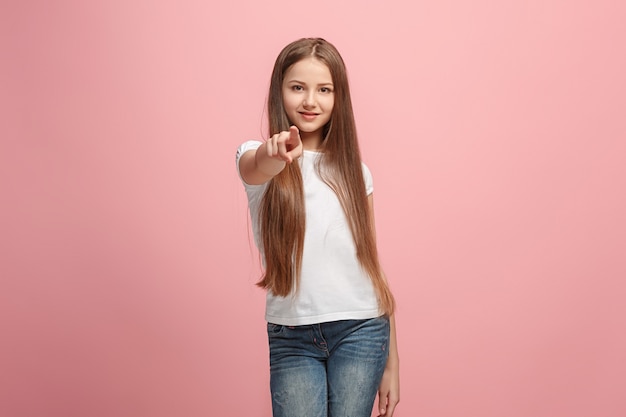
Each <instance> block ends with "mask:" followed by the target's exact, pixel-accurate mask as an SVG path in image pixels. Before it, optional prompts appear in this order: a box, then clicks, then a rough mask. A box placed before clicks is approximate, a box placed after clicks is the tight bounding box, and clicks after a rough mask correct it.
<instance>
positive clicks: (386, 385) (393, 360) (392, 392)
mask: <svg viewBox="0 0 626 417" xmlns="http://www.w3.org/2000/svg"><path fill="white" fill-rule="evenodd" d="M367 201H368V203H369V208H370V215H371V216H372V225H374V224H375V221H374V195H373V194H370V195H368V196H367ZM375 233H376V227H375V226H374V234H375ZM398 402H400V358H399V355H398V343H397V341H396V319H395V316H394V315H393V314H392V315H391V316H389V357H388V358H387V365H386V366H385V372H384V373H383V378H382V380H381V381H380V386H379V387H378V412H379V413H380V414H379V417H392V416H393V412H394V410H395V409H396V406H397V405H398Z"/></svg>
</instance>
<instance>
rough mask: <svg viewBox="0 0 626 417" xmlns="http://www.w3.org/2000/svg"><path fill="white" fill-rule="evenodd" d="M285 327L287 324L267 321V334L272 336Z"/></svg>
mask: <svg viewBox="0 0 626 417" xmlns="http://www.w3.org/2000/svg"><path fill="white" fill-rule="evenodd" d="M284 328H285V326H283V325H281V324H274V323H267V334H269V335H270V336H271V335H277V334H280V333H282V331H283V329H284Z"/></svg>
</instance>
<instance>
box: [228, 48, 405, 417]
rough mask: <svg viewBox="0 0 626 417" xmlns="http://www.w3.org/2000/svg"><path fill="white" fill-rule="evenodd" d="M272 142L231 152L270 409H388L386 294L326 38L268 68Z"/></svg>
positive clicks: (299, 416) (280, 413)
mask: <svg viewBox="0 0 626 417" xmlns="http://www.w3.org/2000/svg"><path fill="white" fill-rule="evenodd" d="M268 114H269V131H270V135H271V136H270V138H269V139H268V140H266V141H265V142H258V141H248V142H246V143H244V144H242V145H241V146H240V147H239V148H238V150H237V168H238V171H239V175H240V176H241V179H242V181H243V184H244V187H245V189H246V192H247V195H248V203H249V207H250V215H251V218H252V229H253V233H254V238H255V242H256V244H257V246H258V247H259V250H260V252H261V254H262V257H263V264H264V268H265V274H264V276H263V279H262V280H261V281H260V282H259V284H258V285H260V286H261V287H263V288H265V289H267V303H266V316H265V317H266V320H267V322H268V325H267V330H268V337H269V348H270V387H271V392H272V408H273V413H274V414H273V415H274V417H318V416H319V417H370V415H371V412H372V407H373V404H374V401H375V398H376V394H377V393H378V396H379V410H378V411H379V413H380V415H382V416H388V417H390V416H392V415H393V412H394V409H395V407H396V404H397V403H398V401H399V377H398V351H397V348H396V336H395V324H394V319H393V311H394V299H393V296H392V294H391V292H390V290H389V287H388V286H387V282H386V278H385V276H384V274H383V272H382V270H381V267H380V264H379V261H378V253H377V250H376V240H375V229H374V211H373V197H372V190H373V186H372V176H371V174H370V171H369V170H368V168H367V167H366V166H365V165H364V164H363V163H362V162H361V158H360V153H359V146H358V143H357V137H356V128H355V123H354V116H353V112H352V104H351V100H350V91H349V87H348V79H347V75H346V68H345V65H344V62H343V60H342V58H341V56H340V55H339V52H338V51H337V50H336V49H335V47H334V46H333V45H331V44H330V43H328V42H326V41H325V40H323V39H301V40H298V41H295V42H293V43H291V44H289V45H287V46H286V47H285V48H284V49H283V50H282V52H281V53H280V55H279V56H278V58H277V59H276V63H275V65H274V70H273V73H272V79H271V84H270V91H269V99H268Z"/></svg>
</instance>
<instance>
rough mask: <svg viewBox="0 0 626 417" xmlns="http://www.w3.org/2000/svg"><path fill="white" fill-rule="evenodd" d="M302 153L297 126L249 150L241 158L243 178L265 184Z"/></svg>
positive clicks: (254, 183) (251, 182)
mask: <svg viewBox="0 0 626 417" xmlns="http://www.w3.org/2000/svg"><path fill="white" fill-rule="evenodd" d="M300 155H302V140H301V139H300V132H299V131H298V128H297V127H295V126H291V128H290V129H289V130H288V131H284V132H280V133H277V134H275V135H274V136H272V137H271V138H269V139H268V140H267V141H266V142H265V143H264V144H262V145H261V146H260V147H259V148H258V149H257V150H256V151H248V152H246V153H245V154H243V155H241V158H240V159H239V173H240V174H241V178H243V180H244V181H245V182H246V183H247V184H250V185H256V184H264V183H266V182H267V181H269V180H271V179H272V178H274V176H276V175H277V174H279V173H280V172H281V171H282V170H283V169H284V168H285V165H286V164H290V163H292V162H293V161H294V160H295V159H297V158H298V157H300Z"/></svg>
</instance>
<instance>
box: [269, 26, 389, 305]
mask: <svg viewBox="0 0 626 417" xmlns="http://www.w3.org/2000/svg"><path fill="white" fill-rule="evenodd" d="M308 57H314V58H316V59H317V60H319V61H320V62H322V63H324V64H325V65H326V66H327V67H328V69H329V70H330V74H331V77H332V80H333V86H334V106H333V110H332V115H331V119H330V122H329V123H328V124H327V125H326V126H325V127H324V132H323V134H324V140H323V146H322V149H323V153H322V157H321V158H319V159H318V165H317V172H318V173H319V175H320V177H321V178H322V179H323V180H324V182H326V183H327V184H328V185H329V186H330V187H331V188H332V189H333V191H334V192H335V193H336V194H337V196H338V198H339V201H340V203H341V206H342V207H343V210H344V212H345V214H346V217H347V219H348V223H349V225H350V230H351V232H352V238H353V240H354V244H355V247H356V255H357V259H358V260H359V262H360V263H361V266H362V267H363V269H364V270H365V271H366V272H367V273H368V275H369V276H370V278H371V279H372V283H373V285H374V289H375V291H376V295H377V297H378V303H379V308H380V310H381V312H383V313H385V314H392V313H393V310H394V306H395V303H394V299H393V296H392V294H391V291H390V290H389V287H388V285H387V282H386V279H385V277H384V275H383V273H382V269H381V267H380V262H379V259H378V251H377V249H376V237H375V235H374V224H373V213H371V212H370V211H371V210H370V206H369V204H368V200H367V193H366V190H365V181H364V178H363V169H362V165H361V154H360V151H359V145H358V141H357V134H356V125H355V122H354V114H353V110H352V101H351V99H350V88H349V85H348V76H347V73H346V67H345V64H344V61H343V59H342V58H341V55H340V54H339V52H338V51H337V49H336V48H335V47H334V46H333V45H332V44H330V43H329V42H327V41H325V40H324V39H321V38H306V39H300V40H297V41H295V42H292V43H291V44H289V45H287V46H286V47H285V48H284V49H283V50H282V51H281V52H280V54H279V55H278V58H277V59H276V62H275V64H274V70H273V71H272V78H271V83H270V90H269V97H268V105H267V109H268V116H269V134H270V136H271V135H272V134H274V133H278V132H281V131H285V130H289V126H290V125H291V122H290V121H289V119H288V118H287V113H286V112H285V108H284V106H283V96H282V88H283V78H284V75H285V73H286V71H287V70H288V69H289V68H290V67H291V66H292V65H293V64H295V63H296V62H298V61H300V60H302V59H304V58H308ZM322 168H323V169H322ZM259 221H260V226H261V242H262V245H263V252H264V254H265V274H264V276H263V278H262V279H261V281H260V282H259V283H258V285H259V286H261V287H263V288H265V289H267V290H269V291H272V293H274V294H275V295H279V296H287V295H288V294H290V293H291V291H292V290H293V289H297V288H298V284H299V277H300V271H301V267H302V254H303V249H304V231H305V209H304V190H303V184H302V174H301V172H300V166H299V164H297V163H292V164H287V165H286V166H285V169H283V170H282V171H281V172H280V173H279V174H278V175H276V176H275V177H274V178H273V179H272V180H270V181H269V183H268V186H267V190H266V192H265V194H264V196H263V200H262V202H261V209H260V211H259Z"/></svg>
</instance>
